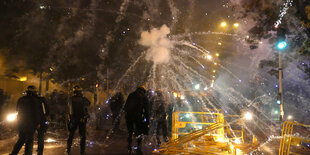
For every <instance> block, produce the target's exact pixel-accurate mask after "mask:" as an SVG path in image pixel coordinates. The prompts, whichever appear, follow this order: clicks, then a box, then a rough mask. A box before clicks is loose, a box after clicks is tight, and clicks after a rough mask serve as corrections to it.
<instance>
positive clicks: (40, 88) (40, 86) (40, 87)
mask: <svg viewBox="0 0 310 155" xmlns="http://www.w3.org/2000/svg"><path fill="white" fill-rule="evenodd" d="M39 78H40V82H39V95H41V92H42V72H40V75H39Z"/></svg>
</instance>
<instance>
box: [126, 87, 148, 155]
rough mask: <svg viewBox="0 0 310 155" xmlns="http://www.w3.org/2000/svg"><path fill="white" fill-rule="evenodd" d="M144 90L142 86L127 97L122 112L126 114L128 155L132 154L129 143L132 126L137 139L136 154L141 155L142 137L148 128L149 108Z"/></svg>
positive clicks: (130, 141)
mask: <svg viewBox="0 0 310 155" xmlns="http://www.w3.org/2000/svg"><path fill="white" fill-rule="evenodd" d="M148 104H149V101H148V98H147V94H146V90H145V88H144V87H143V86H139V87H137V89H136V90H135V91H134V92H132V93H130V94H129V95H128V98H127V101H126V103H125V107H124V110H125V112H126V114H125V118H126V124H127V130H128V139H127V140H128V153H129V154H131V153H132V148H131V143H132V134H133V131H134V126H135V127H136V130H135V135H136V139H137V144H138V148H137V153H138V154H142V151H141V147H142V136H143V135H144V134H147V132H148V127H149V111H148V110H149V108H148Z"/></svg>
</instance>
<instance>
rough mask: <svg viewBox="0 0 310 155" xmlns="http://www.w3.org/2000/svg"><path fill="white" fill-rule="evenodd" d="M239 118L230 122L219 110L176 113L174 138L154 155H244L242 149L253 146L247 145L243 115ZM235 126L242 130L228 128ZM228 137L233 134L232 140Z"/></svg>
mask: <svg viewBox="0 0 310 155" xmlns="http://www.w3.org/2000/svg"><path fill="white" fill-rule="evenodd" d="M228 117H231V116H228ZM236 117H238V118H237V119H236V120H237V121H235V122H228V123H227V122H226V120H225V118H224V114H223V113H222V112H220V111H217V110H212V111H210V112H182V111H177V112H174V113H173V115H172V138H171V139H170V141H169V142H167V143H165V144H162V145H161V148H160V149H158V150H155V151H154V152H153V153H160V154H180V153H181V154H214V153H215V154H223V155H224V154H234V155H237V154H238V155H240V154H243V152H242V151H241V150H247V149H249V148H252V145H248V144H247V145H246V144H244V139H243V127H242V125H243V122H241V121H239V120H240V116H236ZM233 123H234V124H236V125H239V126H241V128H240V129H238V130H233V129H232V128H231V126H228V124H233ZM227 135H230V136H229V137H230V138H228V137H227ZM236 135H237V136H236ZM237 140H238V141H237Z"/></svg>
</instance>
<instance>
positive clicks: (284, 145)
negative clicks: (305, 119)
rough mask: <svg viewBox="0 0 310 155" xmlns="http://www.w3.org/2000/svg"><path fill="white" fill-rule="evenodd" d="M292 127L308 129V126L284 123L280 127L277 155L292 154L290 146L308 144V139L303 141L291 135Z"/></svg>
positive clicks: (309, 140) (309, 126)
mask: <svg viewBox="0 0 310 155" xmlns="http://www.w3.org/2000/svg"><path fill="white" fill-rule="evenodd" d="M294 126H302V127H305V128H310V125H306V124H302V123H298V122H293V121H286V122H284V123H283V125H282V133H281V137H282V138H281V141H280V146H279V155H289V154H291V153H293V152H290V148H291V145H295V146H298V145H299V144H300V143H301V142H307V143H310V139H305V138H301V137H296V136H294V135H293V129H294Z"/></svg>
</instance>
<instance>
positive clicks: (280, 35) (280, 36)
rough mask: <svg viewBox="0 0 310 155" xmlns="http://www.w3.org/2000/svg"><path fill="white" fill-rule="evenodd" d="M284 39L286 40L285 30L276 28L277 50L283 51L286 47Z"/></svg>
mask: <svg viewBox="0 0 310 155" xmlns="http://www.w3.org/2000/svg"><path fill="white" fill-rule="evenodd" d="M285 39H286V30H285V29H284V28H278V29H277V48H278V49H279V50H283V49H285V47H286V46H287V43H286V42H285Z"/></svg>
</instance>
